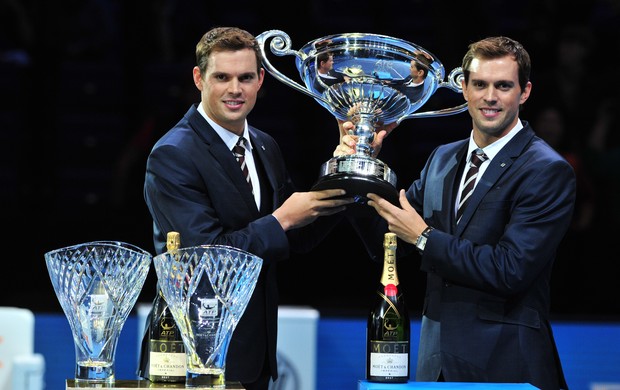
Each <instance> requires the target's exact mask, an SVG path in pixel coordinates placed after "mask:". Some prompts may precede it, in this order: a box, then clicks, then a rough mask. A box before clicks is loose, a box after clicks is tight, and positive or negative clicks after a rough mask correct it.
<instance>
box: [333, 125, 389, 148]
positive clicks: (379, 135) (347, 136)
mask: <svg viewBox="0 0 620 390" xmlns="http://www.w3.org/2000/svg"><path fill="white" fill-rule="evenodd" d="M396 127H398V124H397V123H396V122H394V123H391V124H389V125H386V126H380V127H378V128H377V130H376V132H375V136H374V138H373V141H372V143H371V144H370V146H371V147H372V150H373V153H372V157H377V156H378V155H379V152H380V151H381V146H382V145H383V140H384V139H385V137H387V136H388V135H389V134H390V133H391V132H392V130H394V129H395V128H396ZM338 128H339V129H340V144H339V145H338V146H337V147H336V149H335V150H334V157H336V156H344V155H349V154H354V153H355V146H356V145H357V139H358V137H357V136H355V135H353V130H354V129H355V124H354V123H353V122H351V121H341V120H338Z"/></svg>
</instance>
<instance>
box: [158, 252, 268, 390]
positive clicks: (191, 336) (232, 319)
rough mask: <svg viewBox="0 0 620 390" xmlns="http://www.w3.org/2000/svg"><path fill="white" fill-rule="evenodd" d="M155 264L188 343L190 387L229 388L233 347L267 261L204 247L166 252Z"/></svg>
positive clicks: (170, 306)
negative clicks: (229, 358)
mask: <svg viewBox="0 0 620 390" xmlns="http://www.w3.org/2000/svg"><path fill="white" fill-rule="evenodd" d="M153 262H154V263H155V271H156V272H157V278H158V281H159V286H160V288H161V291H162V293H163V294H164V298H165V299H166V302H168V306H169V308H170V310H171V312H172V315H173V317H174V319H175V321H176V323H177V326H178V327H179V329H180V330H181V336H182V338H183V344H184V345H185V352H186V354H187V375H186V381H185V384H186V386H187V387H208V388H225V387H226V382H225V371H226V355H227V353H228V345H229V344H230V339H231V337H232V334H233V331H234V330H235V327H236V326H237V324H238V322H239V319H240V318H241V315H242V314H243V312H244V311H245V309H246V307H247V305H248V302H249V300H250V297H251V296H252V292H253V291H254V287H256V282H257V281H258V275H259V273H260V270H261V266H262V263H263V260H262V259H261V258H260V257H257V256H255V255H252V254H250V253H248V252H245V251H242V250H240V249H237V248H233V247H229V246H224V245H203V246H196V247H188V248H181V249H177V250H172V251H169V252H165V253H162V254H160V255H158V256H155V258H154V259H153Z"/></svg>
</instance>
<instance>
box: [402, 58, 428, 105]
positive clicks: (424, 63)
mask: <svg viewBox="0 0 620 390" xmlns="http://www.w3.org/2000/svg"><path fill="white" fill-rule="evenodd" d="M413 57H414V58H413V59H412V60H411V62H410V64H409V77H408V78H407V79H406V80H405V82H404V83H402V84H401V85H399V86H398V87H397V88H396V89H397V90H398V91H400V92H402V93H403V94H404V95H405V96H407V98H408V99H409V101H410V102H411V104H415V103H416V102H417V101H418V100H420V98H421V97H422V95H423V94H424V81H426V76H427V75H428V71H429V70H430V66H431V60H430V59H429V58H428V57H427V56H426V54H425V53H422V52H419V53H415V54H414V56H413Z"/></svg>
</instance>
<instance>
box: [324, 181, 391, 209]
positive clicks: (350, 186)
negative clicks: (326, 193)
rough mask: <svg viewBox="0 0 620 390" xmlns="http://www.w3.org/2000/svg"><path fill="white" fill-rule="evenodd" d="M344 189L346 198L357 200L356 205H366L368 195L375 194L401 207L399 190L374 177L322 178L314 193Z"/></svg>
mask: <svg viewBox="0 0 620 390" xmlns="http://www.w3.org/2000/svg"><path fill="white" fill-rule="evenodd" d="M335 188H342V189H344V190H345V191H347V194H346V195H345V196H344V197H351V196H353V197H354V198H355V202H356V203H360V204H366V203H367V202H368V198H367V197H366V194H368V193H373V194H377V195H379V196H380V197H382V198H384V199H387V200H388V201H389V202H390V203H392V204H394V205H396V206H399V205H400V203H399V201H398V190H397V189H396V188H395V187H394V186H393V185H392V184H391V183H389V182H387V181H385V180H382V179H380V178H377V177H374V176H361V175H352V174H332V175H326V176H322V177H321V178H320V179H319V180H318V181H317V182H316V184H314V186H312V191H320V190H329V189H335Z"/></svg>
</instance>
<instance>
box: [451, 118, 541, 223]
mask: <svg viewBox="0 0 620 390" xmlns="http://www.w3.org/2000/svg"><path fill="white" fill-rule="evenodd" d="M533 136H534V132H533V130H532V129H531V127H529V125H528V124H527V122H525V121H524V122H523V129H522V130H521V131H519V133H517V135H515V136H514V138H513V139H511V140H510V141H509V142H508V143H507V144H506V145H505V146H504V147H503V148H502V149H501V150H500V151H499V153H498V154H497V156H495V157H494V158H493V160H491V163H490V165H489V166H488V168H487V169H486V171H485V172H484V174H483V175H482V176H481V177H479V178H478V184H476V188H475V189H474V192H473V193H472V195H471V198H470V199H469V204H468V205H467V208H466V209H465V212H464V213H463V217H462V218H461V221H460V222H459V224H458V225H457V227H456V234H457V235H460V234H461V233H462V232H463V230H464V229H465V227H466V226H467V224H468V223H469V221H470V220H471V217H472V216H473V215H474V212H475V211H476V209H477V208H478V206H479V205H480V202H481V201H482V199H483V198H484V197H485V196H486V194H487V193H488V192H489V191H490V190H491V188H493V186H495V184H496V183H497V182H498V180H499V178H500V177H502V175H504V173H505V172H507V171H508V170H509V169H510V167H511V166H512V164H514V162H515V160H516V159H517V158H518V157H519V156H520V155H521V154H522V153H523V151H524V150H525V148H526V146H527V145H528V144H529V143H530V141H531V140H532V137H533Z"/></svg>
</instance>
